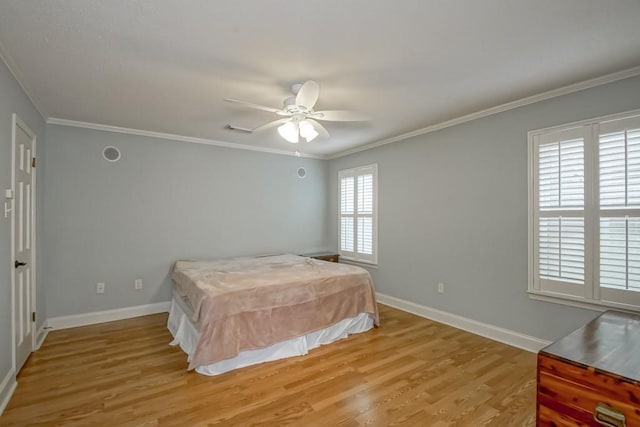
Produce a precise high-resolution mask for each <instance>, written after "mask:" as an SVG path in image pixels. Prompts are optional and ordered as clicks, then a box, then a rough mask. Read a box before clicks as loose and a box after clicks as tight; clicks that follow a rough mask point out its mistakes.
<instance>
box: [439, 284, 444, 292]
mask: <svg viewBox="0 0 640 427" xmlns="http://www.w3.org/2000/svg"><path fill="white" fill-rule="evenodd" d="M438 293H439V294H444V283H438Z"/></svg>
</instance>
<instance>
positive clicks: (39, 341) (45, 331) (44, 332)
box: [33, 321, 49, 351]
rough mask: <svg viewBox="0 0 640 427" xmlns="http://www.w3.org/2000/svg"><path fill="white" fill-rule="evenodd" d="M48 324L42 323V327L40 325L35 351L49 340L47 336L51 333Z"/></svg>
mask: <svg viewBox="0 0 640 427" xmlns="http://www.w3.org/2000/svg"><path fill="white" fill-rule="evenodd" d="M47 324H48V322H47V321H44V322H42V325H40V328H39V329H38V332H37V335H36V348H34V349H33V351H36V350H39V349H40V347H42V343H44V340H45V339H46V338H47V334H48V333H49V327H48V326H47Z"/></svg>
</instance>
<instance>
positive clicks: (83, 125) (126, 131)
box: [47, 117, 326, 160]
mask: <svg viewBox="0 0 640 427" xmlns="http://www.w3.org/2000/svg"><path fill="white" fill-rule="evenodd" d="M47 123H48V124H51V125H60V126H70V127H76V128H83V129H93V130H101V131H105V132H116V133H124V134H127V135H138V136H147V137H150V138H159V139H169V140H172V141H181V142H191V143H194V144H204V145H214V146H217V147H225V148H235V149H238V150H249V151H260V152H263V153H270V154H280V155H284V156H294V157H306V158H309V159H320V160H324V159H325V158H326V156H316V155H313V154H304V153H299V152H297V151H288V150H279V149H275V148H267V147H256V146H254V145H247V144H237V143H234V142H225V141H218V140H215V139H205V138H195V137H192V136H184V135H176V134H172V133H163V132H153V131H150V130H143V129H132V128H124V127H119V126H110V125H103V124H99V123H89V122H79V121H76V120H66V119H58V118H56V117H50V118H49V119H47Z"/></svg>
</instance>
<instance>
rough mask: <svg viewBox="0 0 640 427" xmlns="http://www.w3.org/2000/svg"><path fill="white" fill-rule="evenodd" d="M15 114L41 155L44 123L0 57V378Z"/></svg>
mask: <svg viewBox="0 0 640 427" xmlns="http://www.w3.org/2000/svg"><path fill="white" fill-rule="evenodd" d="M13 113H17V114H18V117H20V118H21V119H22V121H24V122H25V123H26V124H27V126H29V128H30V129H31V130H32V131H33V132H35V133H36V135H37V147H36V148H37V155H38V158H39V159H43V158H44V154H45V123H44V120H43V119H42V117H41V116H40V114H39V113H38V112H37V110H36V109H35V108H34V107H33V105H32V104H31V101H29V98H27V96H26V95H25V93H24V92H23V91H22V88H21V87H20V86H19V85H18V82H17V81H16V80H15V79H14V78H13V75H11V73H10V72H9V70H8V69H7V67H6V65H5V63H4V62H3V61H2V60H1V59H0V191H1V194H0V209H1V211H0V242H1V244H0V381H2V380H3V379H4V378H5V376H6V375H7V373H8V372H9V371H10V370H11V364H12V354H11V341H12V338H11V337H12V333H11V274H12V272H13V266H12V265H11V220H10V219H9V218H7V219H5V218H4V201H5V198H4V190H5V189H6V188H11V144H12V141H11V130H12V129H11V123H12V119H11V117H12V114H13ZM36 171H37V175H36V185H37V186H36V197H37V201H36V203H37V204H36V209H37V211H36V219H37V225H36V227H37V234H36V245H37V246H36V251H37V258H38V260H41V259H42V245H41V242H42V238H41V236H42V220H43V218H44V212H43V210H42V206H43V203H42V200H43V196H44V165H43V162H40V164H39V165H38V167H37V168H36ZM41 273H42V265H41V264H38V265H37V270H36V277H37V280H38V283H37V286H38V287H37V291H38V293H37V296H36V300H37V319H38V320H37V323H36V324H37V326H38V328H39V327H40V326H41V325H42V322H44V320H45V296H44V289H45V287H44V286H45V285H44V283H43V282H44V281H43V280H42V274H41Z"/></svg>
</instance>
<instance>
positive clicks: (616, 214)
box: [598, 120, 640, 302]
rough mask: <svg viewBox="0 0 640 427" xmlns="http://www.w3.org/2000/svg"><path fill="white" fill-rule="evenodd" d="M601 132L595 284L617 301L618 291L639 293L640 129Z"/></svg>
mask: <svg viewBox="0 0 640 427" xmlns="http://www.w3.org/2000/svg"><path fill="white" fill-rule="evenodd" d="M599 130H600V132H599V136H598V151H599V154H598V161H599V184H600V188H599V191H600V233H599V238H600V254H599V255H600V256H599V273H600V275H599V276H600V277H599V278H600V282H599V284H600V291H601V294H602V296H603V297H604V298H606V299H608V300H613V301H616V300H618V297H619V296H620V292H619V291H627V292H629V291H633V292H635V293H636V294H638V293H639V292H640V123H638V121H637V120H616V121H612V122H606V123H603V124H601V125H600V127H599ZM617 291H618V292H617ZM627 295H628V294H627ZM628 299H629V298H628V297H625V298H624V300H628ZM620 302H622V301H620Z"/></svg>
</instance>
